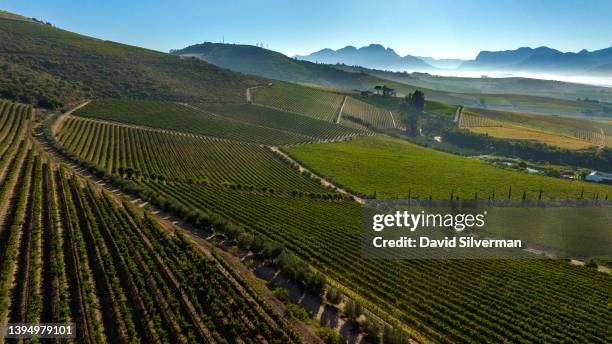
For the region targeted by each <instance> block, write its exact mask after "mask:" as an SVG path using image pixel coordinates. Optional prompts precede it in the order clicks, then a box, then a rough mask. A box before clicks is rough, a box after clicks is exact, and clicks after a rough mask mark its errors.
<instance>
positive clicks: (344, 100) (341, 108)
mask: <svg viewBox="0 0 612 344" xmlns="http://www.w3.org/2000/svg"><path fill="white" fill-rule="evenodd" d="M346 98H348V96H344V99H343V100H342V106H340V111H338V117H337V118H336V124H340V120H341V119H342V111H344V105H345V104H346Z"/></svg>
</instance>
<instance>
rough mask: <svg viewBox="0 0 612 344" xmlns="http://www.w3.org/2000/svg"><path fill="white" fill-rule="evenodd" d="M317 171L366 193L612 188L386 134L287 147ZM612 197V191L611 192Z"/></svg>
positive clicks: (571, 193) (470, 194)
mask: <svg viewBox="0 0 612 344" xmlns="http://www.w3.org/2000/svg"><path fill="white" fill-rule="evenodd" d="M285 150H286V151H287V152H288V153H289V154H290V155H291V156H293V157H294V158H296V159H297V160H299V161H302V162H303V163H304V164H305V165H307V166H309V167H310V168H312V169H313V170H314V171H316V172H318V173H320V174H322V175H324V176H326V177H328V178H331V179H333V180H334V181H336V182H338V183H339V184H341V185H343V186H345V187H348V188H350V189H352V190H354V191H356V192H359V193H361V194H365V195H372V194H376V196H377V197H379V198H384V197H396V196H399V197H408V195H409V194H410V195H411V196H412V197H419V198H429V197H430V196H431V197H433V198H434V199H448V198H449V197H450V195H451V194H453V196H455V197H460V198H462V199H466V198H467V199H473V198H474V196H475V194H477V196H478V197H479V198H480V199H487V198H489V197H493V196H494V197H495V198H497V199H499V198H507V197H508V193H509V191H510V188H512V193H511V198H513V199H520V198H521V197H522V195H523V192H525V194H526V197H528V198H529V199H536V198H537V197H539V192H540V190H542V197H543V198H544V199H576V198H577V197H578V196H579V195H580V194H581V193H582V190H584V193H585V194H586V195H588V196H587V197H590V196H593V195H596V194H599V195H600V197H602V198H603V197H604V196H605V195H608V194H610V193H611V192H612V187H611V186H606V185H597V184H593V183H581V182H571V181H566V180H561V179H557V178H551V177H545V176H541V175H534V174H529V173H526V172H515V171H509V170H504V169H501V168H499V167H494V166H491V165H488V164H486V163H485V162H483V161H480V160H478V159H473V158H464V157H460V156H456V155H452V154H447V153H442V152H439V151H435V150H432V149H429V148H423V147H421V146H417V145H414V144H411V143H408V142H406V141H403V140H399V139H394V138H390V137H385V136H376V137H364V138H358V139H355V140H352V141H351V142H343V143H333V144H313V145H303V146H299V147H290V148H286V149H285ZM611 196H612V195H611Z"/></svg>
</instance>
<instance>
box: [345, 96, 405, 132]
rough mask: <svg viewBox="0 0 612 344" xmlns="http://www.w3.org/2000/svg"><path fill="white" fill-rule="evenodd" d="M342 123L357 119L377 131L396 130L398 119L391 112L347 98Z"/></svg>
mask: <svg viewBox="0 0 612 344" xmlns="http://www.w3.org/2000/svg"><path fill="white" fill-rule="evenodd" d="M341 118H342V122H341V123H344V122H346V121H351V119H353V118H356V119H357V120H358V121H359V122H364V123H367V124H368V125H369V126H372V127H374V128H377V129H385V128H396V127H397V126H398V125H399V123H396V120H397V119H396V118H394V117H393V115H392V114H391V112H390V111H387V110H384V109H381V108H378V107H376V106H373V105H370V104H368V103H365V102H362V101H360V100H357V99H354V98H352V97H347V98H346V102H345V103H344V107H343V108H342V117H341Z"/></svg>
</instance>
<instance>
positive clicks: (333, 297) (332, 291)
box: [325, 286, 342, 305]
mask: <svg viewBox="0 0 612 344" xmlns="http://www.w3.org/2000/svg"><path fill="white" fill-rule="evenodd" d="M325 298H326V299H327V301H329V302H330V303H331V304H333V305H337V304H339V303H340V301H342V293H341V292H340V290H338V289H336V288H334V287H331V286H330V287H327V294H325Z"/></svg>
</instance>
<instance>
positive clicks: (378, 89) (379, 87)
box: [374, 85, 383, 94]
mask: <svg viewBox="0 0 612 344" xmlns="http://www.w3.org/2000/svg"><path fill="white" fill-rule="evenodd" d="M374 89H375V90H376V94H380V91H382V89H383V86H380V85H376V86H374Z"/></svg>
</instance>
